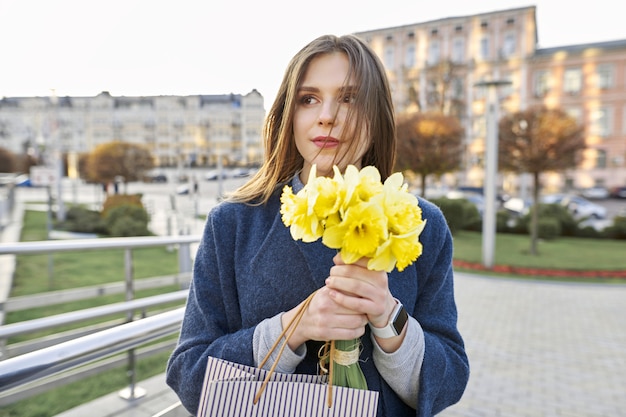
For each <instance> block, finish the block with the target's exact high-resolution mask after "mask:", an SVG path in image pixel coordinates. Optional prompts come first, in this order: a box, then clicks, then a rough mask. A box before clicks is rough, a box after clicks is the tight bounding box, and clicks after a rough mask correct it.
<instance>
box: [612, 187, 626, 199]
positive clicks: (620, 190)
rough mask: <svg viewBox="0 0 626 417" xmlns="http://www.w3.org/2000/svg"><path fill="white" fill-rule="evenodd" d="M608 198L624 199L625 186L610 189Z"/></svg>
mask: <svg viewBox="0 0 626 417" xmlns="http://www.w3.org/2000/svg"><path fill="white" fill-rule="evenodd" d="M609 196H610V197H613V198H626V185H625V186H623V187H613V188H611V192H610V193H609Z"/></svg>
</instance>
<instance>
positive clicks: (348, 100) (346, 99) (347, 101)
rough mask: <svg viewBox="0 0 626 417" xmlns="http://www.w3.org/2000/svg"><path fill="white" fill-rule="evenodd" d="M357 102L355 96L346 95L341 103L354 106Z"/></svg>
mask: <svg viewBox="0 0 626 417" xmlns="http://www.w3.org/2000/svg"><path fill="white" fill-rule="evenodd" d="M355 100H356V97H355V95H354V94H346V95H344V96H343V97H342V98H341V102H342V103H344V104H352V103H354V101H355Z"/></svg>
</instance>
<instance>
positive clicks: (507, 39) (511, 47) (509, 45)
mask: <svg viewBox="0 0 626 417" xmlns="http://www.w3.org/2000/svg"><path fill="white" fill-rule="evenodd" d="M502 54H503V55H504V57H509V56H512V55H514V54H515V33H507V34H506V35H504V43H503V44H502Z"/></svg>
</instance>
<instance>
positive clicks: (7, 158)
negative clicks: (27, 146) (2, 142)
mask: <svg viewBox="0 0 626 417" xmlns="http://www.w3.org/2000/svg"><path fill="white" fill-rule="evenodd" d="M17 163H18V161H17V158H16V156H15V154H14V153H13V152H11V151H10V150H8V149H6V148H3V147H0V172H15V170H16V169H17Z"/></svg>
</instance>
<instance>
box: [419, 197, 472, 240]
mask: <svg viewBox="0 0 626 417" xmlns="http://www.w3.org/2000/svg"><path fill="white" fill-rule="evenodd" d="M431 201H432V202H433V203H434V204H435V205H437V206H438V207H439V208H440V209H441V211H442V212H443V215H444V217H445V218H446V221H447V222H448V227H449V228H450V232H451V233H452V234H455V233H456V232H458V231H459V230H463V229H467V228H470V227H473V228H477V229H476V230H479V229H480V224H481V218H480V214H479V213H478V209H477V208H476V206H474V204H472V203H471V202H470V201H468V200H466V199H463V198H446V197H442V198H437V199H432V200H431Z"/></svg>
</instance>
